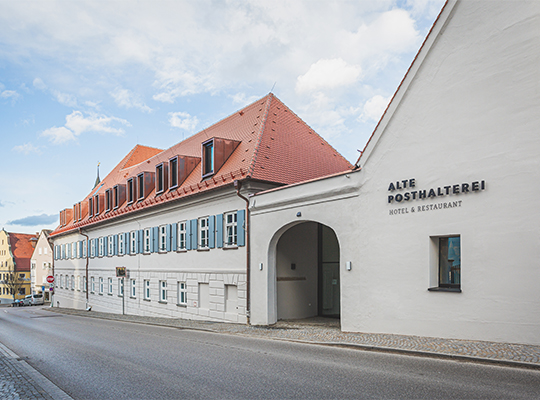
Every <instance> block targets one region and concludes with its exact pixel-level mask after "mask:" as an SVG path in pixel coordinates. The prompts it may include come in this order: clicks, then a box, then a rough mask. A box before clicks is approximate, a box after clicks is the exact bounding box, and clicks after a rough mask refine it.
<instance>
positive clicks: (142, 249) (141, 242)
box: [137, 229, 144, 254]
mask: <svg viewBox="0 0 540 400" xmlns="http://www.w3.org/2000/svg"><path fill="white" fill-rule="evenodd" d="M138 234H139V237H138V239H137V242H138V246H139V248H138V250H139V251H138V253H139V254H141V253H142V252H143V251H144V245H143V243H144V231H143V230H142V229H139V231H138Z"/></svg>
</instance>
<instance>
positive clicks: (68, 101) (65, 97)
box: [52, 90, 77, 107]
mask: <svg viewBox="0 0 540 400" xmlns="http://www.w3.org/2000/svg"><path fill="white" fill-rule="evenodd" d="M52 94H53V96H54V98H55V99H56V101H57V102H59V103H60V104H62V105H64V106H67V107H77V98H76V97H75V96H73V95H71V94H68V93H62V92H58V91H56V90H53V92H52Z"/></svg>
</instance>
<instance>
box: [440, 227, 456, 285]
mask: <svg viewBox="0 0 540 400" xmlns="http://www.w3.org/2000/svg"><path fill="white" fill-rule="evenodd" d="M460 285H461V245H460V237H459V236H452V237H446V238H439V287H447V288H453V289H459V288H460Z"/></svg>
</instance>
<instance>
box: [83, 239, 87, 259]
mask: <svg viewBox="0 0 540 400" xmlns="http://www.w3.org/2000/svg"><path fill="white" fill-rule="evenodd" d="M86 246H87V244H86V240H83V243H82V256H83V258H86Z"/></svg>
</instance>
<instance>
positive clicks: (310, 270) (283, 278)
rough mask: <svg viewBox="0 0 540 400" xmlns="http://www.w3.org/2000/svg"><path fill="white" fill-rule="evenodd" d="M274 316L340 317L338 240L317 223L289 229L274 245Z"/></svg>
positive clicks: (327, 229) (331, 232)
mask: <svg viewBox="0 0 540 400" xmlns="http://www.w3.org/2000/svg"><path fill="white" fill-rule="evenodd" d="M276 289H277V319H278V320H280V319H281V320H283V319H303V318H311V317H332V318H339V316H340V297H341V296H340V278H339V242H338V240H337V237H336V234H335V232H334V231H333V230H332V229H331V228H330V227H328V226H326V225H323V224H319V223H317V222H303V223H300V224H297V225H294V226H293V227H291V228H289V229H288V230H287V231H285V232H284V233H283V235H282V236H281V237H280V238H279V241H278V243H277V247H276Z"/></svg>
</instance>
